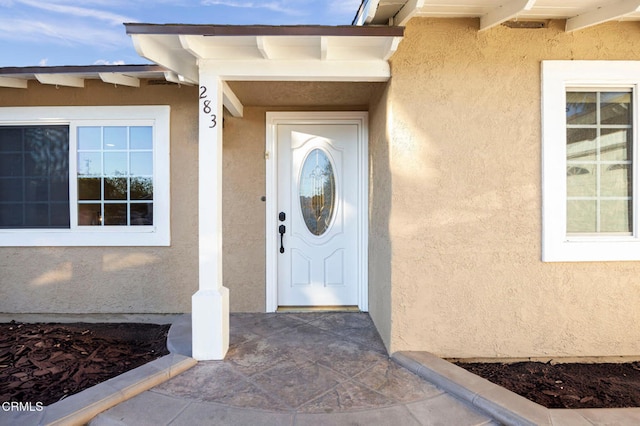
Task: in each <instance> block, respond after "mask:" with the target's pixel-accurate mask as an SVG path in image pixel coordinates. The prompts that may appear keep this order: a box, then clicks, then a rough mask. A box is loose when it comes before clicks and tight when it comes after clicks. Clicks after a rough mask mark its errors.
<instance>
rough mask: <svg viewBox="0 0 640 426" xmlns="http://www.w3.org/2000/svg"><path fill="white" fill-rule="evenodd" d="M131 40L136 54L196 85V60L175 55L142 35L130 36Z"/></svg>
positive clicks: (197, 75)
mask: <svg viewBox="0 0 640 426" xmlns="http://www.w3.org/2000/svg"><path fill="white" fill-rule="evenodd" d="M131 39H132V41H133V46H134V47H135V49H136V52H138V54H139V55H140V56H142V57H143V58H147V59H148V60H150V61H152V62H155V63H156V64H158V65H162V66H163V67H165V68H168V69H170V70H171V71H173V72H175V73H176V74H178V75H181V76H183V77H184V78H185V80H186V81H188V82H190V83H197V82H198V78H199V71H198V65H197V64H196V59H195V58H194V57H193V56H191V57H187V54H183V55H176V54H175V52H172V51H170V49H169V48H168V47H167V46H163V45H162V44H160V43H159V42H158V41H156V40H154V39H152V38H151V37H148V36H145V35H144V34H132V35H131Z"/></svg>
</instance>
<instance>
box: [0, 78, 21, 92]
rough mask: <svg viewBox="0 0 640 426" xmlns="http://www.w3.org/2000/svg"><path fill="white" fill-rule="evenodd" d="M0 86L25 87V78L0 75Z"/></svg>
mask: <svg viewBox="0 0 640 426" xmlns="http://www.w3.org/2000/svg"><path fill="white" fill-rule="evenodd" d="M0 87H11V88H13V89H26V88H27V80H25V79H22V78H13V77H0Z"/></svg>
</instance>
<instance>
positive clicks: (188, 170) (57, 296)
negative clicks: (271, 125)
mask: <svg viewBox="0 0 640 426" xmlns="http://www.w3.org/2000/svg"><path fill="white" fill-rule="evenodd" d="M197 97H198V93H197V89H196V88H195V87H188V86H181V87H179V86H177V85H149V84H148V82H146V81H143V82H142V85H141V87H140V88H127V87H121V86H119V87H114V86H112V85H108V84H103V83H101V82H97V81H86V87H85V88H84V89H77V88H64V87H59V88H57V89H56V88H55V86H44V85H40V84H38V83H37V82H34V81H32V82H30V83H29V88H28V89H27V90H24V89H2V88H0V106H2V107H12V106H78V105H84V106H98V105H154V104H158V105H169V106H170V107H171V175H170V179H171V246H170V247H76V248H71V247H3V248H0V313H180V312H190V311H191V296H192V294H193V293H195V292H196V291H197V289H198V116H197V114H198V111H197V107H198V104H197ZM224 124H225V136H224V138H225V140H224V146H223V151H224V152H223V155H224V169H223V180H224V183H223V184H224V192H223V198H224V205H223V234H224V235H223V237H224V238H223V250H224V252H225V255H224V264H223V273H224V285H225V286H226V287H228V288H229V289H230V309H231V310H232V311H253V312H261V311H264V304H265V296H264V294H265V291H264V268H265V266H264V203H263V202H262V201H261V199H260V197H261V196H262V195H264V180H265V178H264V133H265V121H264V111H262V110H259V109H257V110H256V109H251V108H248V109H246V110H245V118H244V119H234V118H232V117H225V123H224Z"/></svg>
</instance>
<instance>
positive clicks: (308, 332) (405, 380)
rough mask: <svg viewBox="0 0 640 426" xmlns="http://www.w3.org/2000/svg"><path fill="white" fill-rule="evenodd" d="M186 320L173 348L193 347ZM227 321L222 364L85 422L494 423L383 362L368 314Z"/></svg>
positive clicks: (205, 366)
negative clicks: (227, 338) (228, 337)
mask: <svg viewBox="0 0 640 426" xmlns="http://www.w3.org/2000/svg"><path fill="white" fill-rule="evenodd" d="M189 321H190V318H188V317H187V318H185V319H184V320H183V322H182V323H179V324H176V325H174V327H173V328H172V333H171V334H172V335H171V336H170V345H171V346H173V349H174V350H178V351H182V352H185V351H187V352H188V351H189V348H188V344H187V343H186V342H188V341H189V338H190V335H189V333H190V327H189ZM230 325H231V342H230V348H229V352H228V354H227V357H226V358H225V360H224V361H209V362H200V363H198V364H197V365H196V366H195V367H193V368H191V369H190V370H187V371H186V372H184V373H182V374H180V375H179V376H177V377H174V378H173V379H171V380H169V381H167V382H165V383H163V384H161V385H159V386H156V387H155V388H152V389H151V390H149V391H146V392H143V393H142V394H140V395H138V396H136V397H134V398H132V399H130V400H128V401H125V402H123V403H121V404H119V405H117V406H116V407H114V408H112V409H110V410H107V411H106V412H104V413H102V414H100V415H98V416H97V417H96V418H94V419H93V420H92V421H91V423H90V425H92V426H107V425H109V426H112V425H154V426H156V425H205V424H211V425H278V426H280V425H403V426H405V425H457V426H465V425H496V424H497V423H495V422H493V421H492V420H491V419H490V418H489V417H486V416H485V415H482V414H480V413H479V412H477V411H475V410H474V409H473V408H471V407H470V406H468V405H466V404H464V403H462V402H460V401H459V400H457V399H456V398H454V397H452V396H450V395H449V394H447V393H445V392H443V391H442V390H440V389H438V388H436V387H435V386H434V385H432V384H430V383H429V382H427V381H426V380H424V379H422V378H420V377H418V376H417V375H415V374H413V373H412V372H410V371H409V370H407V369H405V368H404V367H401V366H400V365H399V364H397V363H396V362H395V361H393V360H391V359H389V357H388V355H387V353H386V350H385V348H384V346H383V344H382V342H381V340H380V337H379V336H378V333H377V332H376V329H375V327H374V325H373V323H372V321H371V319H370V318H369V316H368V315H367V314H364V313H301V314H293V313H286V314H232V315H231V321H230ZM181 347H182V349H180V348H181ZM184 354H185V355H190V354H188V353H184Z"/></svg>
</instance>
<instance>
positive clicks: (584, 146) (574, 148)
mask: <svg viewBox="0 0 640 426" xmlns="http://www.w3.org/2000/svg"><path fill="white" fill-rule="evenodd" d="M596 135H597V132H596V129H581V128H578V129H576V128H569V129H567V160H595V159H596Z"/></svg>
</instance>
